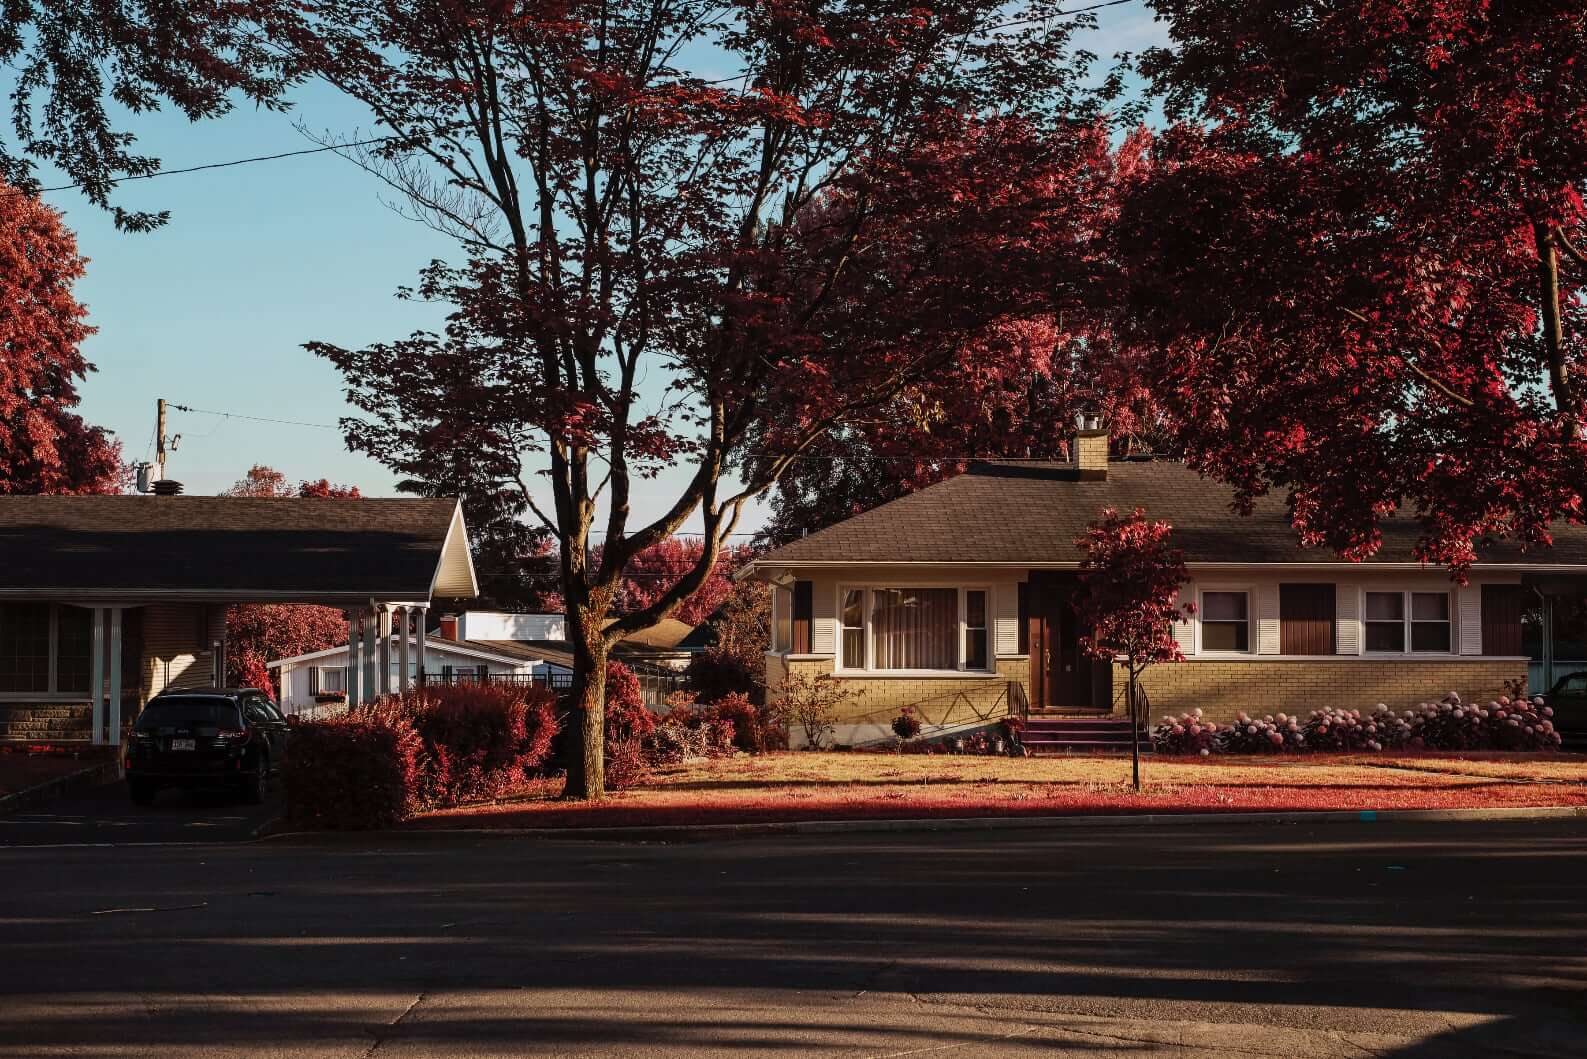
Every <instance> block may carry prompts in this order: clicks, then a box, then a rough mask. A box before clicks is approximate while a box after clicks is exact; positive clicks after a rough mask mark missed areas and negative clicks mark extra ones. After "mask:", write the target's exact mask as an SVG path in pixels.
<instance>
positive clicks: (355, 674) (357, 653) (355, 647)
mask: <svg viewBox="0 0 1587 1059" xmlns="http://www.w3.org/2000/svg"><path fill="white" fill-rule="evenodd" d="M358 618H359V614H358V612H357V611H356V610H350V611H348V612H347V664H346V666H344V667H343V669H342V684H343V686H344V687H345V688H346V691H347V705H348V706H349V707H352V706H357V705H358V704H359V703H360V702H363V701H364V682H363V680H362V677H363V672H364V668H363V667H364V630H363V628H362V627H361V626H360V624H359V621H358Z"/></svg>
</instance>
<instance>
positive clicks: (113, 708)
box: [109, 607, 121, 746]
mask: <svg viewBox="0 0 1587 1059" xmlns="http://www.w3.org/2000/svg"><path fill="white" fill-rule="evenodd" d="M109 729H110V736H109V738H110V745H111V746H120V745H121V608H120V607H111V608H110V718H109Z"/></svg>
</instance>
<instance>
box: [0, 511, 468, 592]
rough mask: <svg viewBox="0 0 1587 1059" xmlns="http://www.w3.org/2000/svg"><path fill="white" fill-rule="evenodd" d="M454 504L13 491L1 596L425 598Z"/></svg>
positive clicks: (4, 526)
mask: <svg viewBox="0 0 1587 1059" xmlns="http://www.w3.org/2000/svg"><path fill="white" fill-rule="evenodd" d="M456 508H457V502H456V501H454V500H418V499H412V500H410V499H361V500H325V499H297V498H286V499H255V498H243V497H207V496H5V497H0V556H3V557H4V561H3V562H0V597H4V596H10V597H13V598H15V597H25V596H30V595H32V596H39V595H43V594H54V595H63V596H64V595H81V596H85V597H86V596H91V595H96V594H97V595H100V596H101V597H102V598H125V597H130V596H133V595H141V596H145V597H148V598H153V599H161V598H165V599H180V598H184V597H189V596H203V595H210V596H218V595H226V596H228V597H229V598H231V599H234V600H239V601H241V600H248V599H260V600H269V599H282V600H288V601H292V602H316V601H323V602H335V601H343V600H346V601H352V600H358V599H369V598H371V597H375V598H380V599H388V600H423V599H428V598H429V595H430V586H431V583H432V581H433V580H434V579H435V577H436V572H437V569H438V568H439V567H440V565H441V559H442V551H443V548H444V546H445V545H446V542H447V535H448V532H449V531H450V530H451V528H452V525H453V516H454V512H455V511H456ZM459 546H462V547H465V548H466V546H467V545H466V542H454V543H453V545H452V547H453V548H454V549H455V548H457V547H459Z"/></svg>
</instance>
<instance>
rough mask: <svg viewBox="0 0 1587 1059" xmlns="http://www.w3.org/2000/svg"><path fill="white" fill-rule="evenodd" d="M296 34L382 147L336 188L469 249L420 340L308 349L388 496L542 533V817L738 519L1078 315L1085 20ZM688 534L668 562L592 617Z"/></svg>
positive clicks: (1091, 258) (1084, 283) (415, 20)
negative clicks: (1037, 331) (819, 461)
mask: <svg viewBox="0 0 1587 1059" xmlns="http://www.w3.org/2000/svg"><path fill="white" fill-rule="evenodd" d="M304 10H305V11H306V15H305V17H303V18H302V19H301V20H300V21H298V22H296V23H295V24H294V23H291V22H287V23H286V24H284V26H283V28H281V29H280V30H279V31H278V32H279V35H281V37H282V39H283V40H287V41H289V42H290V48H291V51H292V54H293V55H294V56H295V57H296V58H297V59H298V60H299V61H301V63H302V64H304V66H305V67H306V68H307V69H309V70H310V71H311V72H312V73H313V74H314V75H315V76H317V77H319V78H321V79H322V80H324V81H326V82H328V83H329V84H331V85H334V86H336V87H337V88H339V89H340V90H341V91H343V92H345V93H347V94H348V95H350V96H352V97H353V98H355V99H357V100H358V101H359V102H360V103H361V104H362V105H363V106H365V107H367V108H368V110H369V111H370V112H371V113H372V114H373V115H374V117H375V119H376V121H377V122H379V123H380V124H381V126H383V130H384V131H387V132H389V133H390V134H391V135H392V136H393V137H394V139H393V140H391V141H390V142H389V143H388V144H386V145H384V146H382V147H379V148H374V149H371V150H369V151H367V152H365V153H363V154H362V155H360V156H359V160H360V161H361V162H362V163H363V164H364V165H366V166H367V167H368V168H370V169H372V170H374V171H376V172H377V173H378V174H379V176H380V177H382V178H383V179H384V180H385V181H386V182H387V183H388V184H390V185H392V186H395V187H397V188H398V189H400V190H401V191H402V192H404V193H405V195H406V197H407V200H408V204H409V205H410V206H411V208H412V209H413V211H414V213H415V215H416V216H417V217H418V218H419V219H421V220H423V221H425V222H426V223H429V224H430V225H432V226H433V227H435V228H437V229H439V230H441V231H442V232H444V233H446V234H448V235H450V236H452V237H454V238H456V239H457V240H458V242H459V244H460V246H461V247H462V248H463V251H464V259H463V260H462V261H460V262H453V263H436V264H434V265H432V266H431V267H430V268H429V269H428V270H426V271H425V273H424V275H423V278H422V281H421V283H420V284H419V286H418V288H417V290H416V292H415V293H416V295H417V296H420V297H425V298H430V299H434V300H437V301H442V302H447V303H450V304H452V305H454V306H456V310H455V312H454V313H453V314H452V316H451V317H450V319H449V321H448V323H447V326H446V329H445V331H444V333H443V334H440V335H436V334H430V333H419V334H415V335H412V336H410V337H409V338H407V339H404V340H401V341H397V342H391V343H384V344H380V345H375V346H371V347H368V348H365V349H362V350H349V349H343V348H340V347H336V346H331V345H328V344H314V345H312V346H311V348H313V349H314V350H315V351H316V352H318V353H320V354H321V355H323V356H326V357H327V358H329V359H330V360H331V361H332V362H333V363H335V364H336V365H337V366H338V367H339V368H340V369H341V370H342V372H343V373H344V375H345V377H346V379H347V382H348V387H349V394H350V398H351V400H352V402H353V404H354V405H355V406H356V407H357V408H358V409H359V410H360V411H361V412H362V413H364V415H363V418H362V419H360V420H355V421H349V422H348V423H347V430H348V440H349V443H350V444H351V445H353V446H354V447H355V448H359V449H362V450H364V451H367V452H369V453H370V454H372V455H373V456H375V457H376V458H377V459H380V460H382V461H383V462H385V463H387V464H388V465H389V466H391V467H392V468H393V469H394V470H396V471H397V473H398V474H399V475H400V476H402V478H403V479H404V480H405V481H417V480H422V479H424V478H425V477H426V475H427V473H429V472H432V471H435V470H437V469H441V470H444V471H445V473H447V474H448V475H452V476H454V477H460V472H459V471H458V470H457V469H458V468H467V474H468V475H471V476H472V478H473V481H475V482H476V483H477V484H478V485H479V487H480V488H481V489H482V490H483V491H484V492H486V493H488V494H489V495H492V496H497V497H502V496H508V495H516V497H517V500H518V510H517V511H514V512H509V514H517V513H519V512H522V513H524V514H527V515H528V516H529V517H532V518H534V519H536V520H538V521H539V523H540V524H541V525H543V526H544V527H545V528H546V530H547V531H548V532H549V533H550V534H551V535H552V536H553V537H554V539H555V541H556V546H557V554H558V557H559V562H560V580H561V586H560V587H561V592H562V595H563V597H564V600H565V603H566V607H567V615H568V626H569V632H570V637H571V639H572V641H573V669H574V688H573V692H572V698H573V702H574V709H575V712H576V714H577V718H576V720H575V721H574V722H573V727H574V731H575V738H576V739H577V740H578V742H579V744H580V750H579V752H578V753H576V754H574V755H572V759H571V760H570V763H569V765H570V767H569V770H568V784H567V790H568V794H569V795H570V796H574V797H584V798H599V797H601V796H602V794H603V793H604V785H603V776H604V769H603V767H602V758H601V753H602V751H601V747H602V733H603V730H604V720H603V713H604V700H603V688H604V686H605V680H604V673H605V668H606V662H607V657H608V653H609V651H610V649H611V647H612V645H613V644H614V643H616V642H617V640H619V639H620V638H622V637H624V636H626V635H629V634H631V633H633V632H637V631H639V630H641V629H644V628H647V627H649V626H651V625H653V624H655V623H656V622H657V621H659V620H661V619H662V618H665V617H667V616H668V615H670V614H672V613H674V612H675V611H676V610H677V609H678V608H679V607H680V606H682V605H683V603H684V601H685V600H687V599H688V598H689V597H691V596H692V595H694V594H695V593H696V592H697V591H698V590H699V589H700V588H701V587H702V586H703V585H705V584H706V582H707V581H708V580H709V579H710V577H711V572H712V569H713V568H714V567H715V565H716V563H717V561H718V559H719V558H720V557H721V555H722V553H723V550H724V549H725V547H726V546H727V543H728V541H729V540H730V539H731V536H732V534H733V532H734V529H735V527H736V526H737V524H738V519H739V516H740V513H741V512H742V510H743V508H744V506H745V505H746V504H747V503H749V502H750V501H751V500H753V499H754V498H756V497H758V496H760V495H762V494H764V493H765V492H766V491H767V490H768V489H769V488H770V487H771V486H772V485H773V484H774V483H775V482H776V481H777V480H778V478H779V477H780V476H781V475H782V474H783V473H784V472H785V471H786V470H787V469H788V467H789V466H790V464H791V463H792V462H793V461H794V460H796V459H797V458H798V457H799V456H800V455H801V454H803V453H805V452H806V451H808V450H809V449H810V448H811V447H812V446H814V445H816V444H817V443H818V442H819V441H820V440H821V439H822V438H824V437H827V436H828V435H830V434H831V433H832V432H833V431H835V430H839V429H841V428H843V427H844V426H845V425H849V424H853V423H855V422H857V421H858V420H860V419H862V418H864V417H865V416H868V415H869V414H871V413H872V412H873V411H874V410H875V409H877V408H879V407H882V406H884V405H886V404H887V403H888V402H889V401H891V400H892V399H893V398H894V397H895V396H896V395H897V394H898V393H900V392H901V391H903V390H904V389H905V388H906V387H908V386H909V385H910V384H912V383H914V382H917V381H919V380H922V379H936V380H940V381H941V383H942V384H943V385H944V387H947V386H949V385H950V380H952V379H953V378H955V377H960V376H962V377H965V378H970V377H974V376H976V375H978V374H979V373H981V372H983V371H987V370H990V368H991V366H992V364H993V363H994V362H995V361H997V359H998V358H999V357H1002V356H1004V355H1005V354H1004V351H1003V350H1002V349H1000V348H998V347H997V346H996V345H995V344H994V345H991V346H989V345H988V344H987V343H985V342H983V341H981V337H982V336H983V335H984V334H985V333H986V332H987V331H988V330H989V329H990V328H992V327H993V326H995V325H997V324H999V323H1000V322H1003V321H1008V320H1023V319H1031V318H1034V317H1036V316H1038V315H1040V314H1042V313H1049V314H1057V313H1060V312H1065V311H1068V310H1069V309H1071V308H1073V309H1075V311H1078V310H1079V307H1081V306H1086V305H1091V304H1093V303H1094V302H1095V294H1096V291H1095V288H1096V285H1097V284H1096V258H1095V254H1094V253H1093V250H1094V245H1093V244H1095V243H1096V242H1097V241H1098V238H1099V232H1098V223H1097V222H1098V219H1099V217H1101V216H1102V215H1103V212H1104V204H1105V202H1106V200H1107V196H1108V194H1109V189H1110V186H1111V178H1112V171H1111V153H1112V152H1111V150H1110V142H1109V135H1108V130H1107V128H1106V127H1105V122H1104V121H1103V120H1102V118H1101V116H1100V114H1099V113H1098V111H1097V110H1096V109H1095V107H1093V106H1090V105H1089V104H1090V99H1091V97H1090V96H1089V94H1088V93H1087V92H1086V91H1084V90H1083V89H1082V88H1081V87H1079V86H1080V84H1081V82H1082V79H1083V75H1084V66H1085V58H1084V55H1083V53H1076V52H1074V51H1073V50H1072V49H1071V48H1070V36H1071V33H1072V31H1073V29H1074V27H1075V25H1076V24H1077V22H1078V21H1084V19H1085V18H1086V17H1088V16H1082V19H1081V20H1076V19H1071V18H1065V17H1063V13H1062V9H1061V7H1060V6H1059V4H1058V3H1055V2H1053V0H1030V2H1028V3H1025V4H1022V5H1016V6H1015V7H1010V6H1009V5H1007V4H1004V3H1002V2H1000V0H949V2H948V3H946V4H939V5H935V6H933V7H931V8H922V7H920V6H919V5H918V4H913V3H909V2H905V0H879V2H866V3H856V2H852V0H838V2H835V3H828V2H822V3H814V2H795V3H787V2H783V0H778V2H775V3H772V2H767V0H748V2H746V3H741V4H739V5H737V6H735V7H734V8H733V9H732V11H731V13H730V15H729V14H726V13H724V12H723V11H722V9H720V8H717V7H713V6H711V5H700V4H695V3H689V2H683V3H680V2H677V0H617V2H607V0H602V2H600V3H595V2H593V0H571V2H569V3H565V4H561V5H557V6H553V7H548V8H543V9H542V8H537V9H535V12H534V15H533V17H528V16H526V15H525V14H524V13H523V12H521V11H520V10H519V9H518V8H517V7H515V6H511V5H489V4H486V5H472V6H467V7H460V6H458V5H454V4H450V3H440V2H421V3H417V4H412V5H401V6H400V7H399V6H392V5H378V4H377V5H372V4H368V3H364V2H362V0H315V2H312V3H309V4H307V5H304ZM691 66H692V68H691ZM723 71H727V76H723ZM752 436H753V438H754V442H755V449H754V452H755V453H756V455H755V456H754V458H749V457H750V455H751V453H750V450H749V446H748V441H749V439H750V438H751V437H752ZM677 467H682V468H684V469H685V473H684V474H683V476H682V477H683V482H682V485H681V486H680V487H679V488H677V489H675V490H671V491H669V493H668V494H667V496H665V497H664V498H663V499H662V500H661V501H660V502H659V503H655V509H654V512H653V513H652V514H651V515H649V516H648V517H646V518H643V519H641V518H639V517H638V516H637V515H636V513H635V510H634V507H635V500H636V486H638V484H639V483H640V482H642V481H645V480H646V479H653V478H654V477H655V476H656V475H658V474H659V473H660V472H661V471H662V470H663V469H668V468H677ZM730 470H731V471H733V472H736V473H729V472H730ZM653 503H654V501H653ZM691 522H692V523H693V524H696V525H698V526H699V528H700V530H701V531H702V532H703V538H702V539H703V541H704V544H705V546H704V547H703V548H702V549H701V550H700V553H699V555H698V557H697V558H696V559H695V560H694V562H693V563H692V565H691V566H690V567H689V568H688V569H687V570H684V571H681V572H680V575H679V576H678V578H677V580H676V581H674V582H673V583H672V584H670V585H668V586H667V587H666V588H665V590H663V591H661V592H660V593H658V594H657V595H656V596H655V598H654V599H652V600H651V601H649V602H648V603H647V604H646V605H644V606H642V607H638V608H636V609H632V610H628V611H626V612H622V613H618V611H617V602H618V595H619V593H620V591H621V586H622V582H623V577H624V574H625V572H626V571H627V570H628V569H629V568H630V565H631V564H632V563H633V562H634V561H635V560H636V558H637V557H639V556H641V555H643V554H645V553H646V552H647V551H649V550H650V549H652V548H654V547H656V546H657V545H658V544H660V543H661V542H662V541H665V540H666V539H668V538H669V537H671V536H673V535H674V534H675V533H677V532H678V531H679V530H681V529H682V528H683V527H684V526H685V525H686V524H690V523H691ZM592 537H599V539H600V541H601V545H602V547H601V551H600V557H599V560H598V561H592V557H593V556H594V549H593V547H592V544H593V541H592ZM614 616H615V620H612V621H608V619H609V618H611V617H614Z"/></svg>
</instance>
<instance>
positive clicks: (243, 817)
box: [0, 781, 281, 846]
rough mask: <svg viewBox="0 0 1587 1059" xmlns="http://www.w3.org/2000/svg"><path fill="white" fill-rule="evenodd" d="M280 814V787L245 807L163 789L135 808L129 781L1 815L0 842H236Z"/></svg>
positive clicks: (225, 797)
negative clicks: (150, 802) (261, 801)
mask: <svg viewBox="0 0 1587 1059" xmlns="http://www.w3.org/2000/svg"><path fill="white" fill-rule="evenodd" d="M280 813H281V794H280V785H279V784H277V785H276V788H275V789H274V790H273V791H272V797H271V798H270V799H268V800H267V801H266V802H265V804H264V805H242V804H240V803H239V802H238V800H237V799H236V798H234V797H231V796H229V795H222V794H188V793H186V792H184V791H179V790H165V791H161V792H160V796H159V798H157V799H156V800H155V803H154V804H153V805H150V806H143V807H140V806H135V805H133V804H132V801H131V799H129V798H128V797H127V787H126V784H124V783H121V782H120V781H116V782H111V783H102V784H99V785H98V786H95V787H90V788H87V789H85V790H81V791H77V792H74V793H72V794H68V795H66V796H64V797H62V798H59V799H57V800H56V801H54V802H52V803H51V804H49V805H46V806H42V807H40V808H37V809H32V810H28V811H25V812H20V813H14V814H11V815H9V816H0V846H54V845H73V844H83V843H107V842H108V843H118V844H121V843H131V842H139V843H143V842H237V841H242V840H244V839H248V838H252V837H253V834H254V832H255V831H257V830H258V829H259V828H260V827H261V826H263V825H264V824H265V823H267V822H268V821H270V820H273V819H274V818H275V817H276V816H278V815H280Z"/></svg>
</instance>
